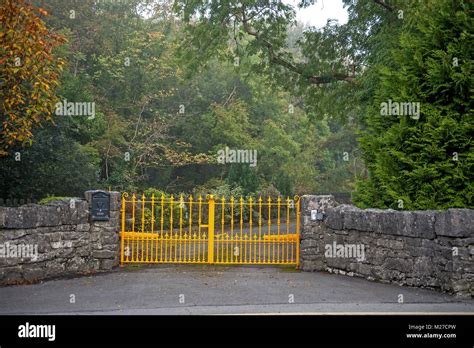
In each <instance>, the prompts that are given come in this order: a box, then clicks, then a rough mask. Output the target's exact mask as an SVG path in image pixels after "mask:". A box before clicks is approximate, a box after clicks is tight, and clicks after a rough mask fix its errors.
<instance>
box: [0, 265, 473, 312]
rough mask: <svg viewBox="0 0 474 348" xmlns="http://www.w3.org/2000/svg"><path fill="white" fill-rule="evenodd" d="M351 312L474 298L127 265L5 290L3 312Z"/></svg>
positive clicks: (304, 276)
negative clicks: (111, 269)
mask: <svg viewBox="0 0 474 348" xmlns="http://www.w3.org/2000/svg"><path fill="white" fill-rule="evenodd" d="M400 295H401V296H402V297H400ZM401 298H403V303H399V300H400V299H401ZM346 312H350V313H366V312H378V313H381V312H383V313H387V312H390V313H460V312H462V313H474V300H472V299H465V298H464V299H463V298H459V297H454V296H451V295H448V294H442V293H439V292H436V291H432V290H427V289H419V288H409V287H400V286H397V285H393V284H380V283H376V282H370V281H367V280H365V279H360V278H352V277H348V276H342V275H333V274H327V273H317V272H316V273H309V272H300V271H296V270H295V269H294V268H292V267H260V266H216V265H209V266H208V265H180V266H174V265H158V266H156V265H154V266H138V267H136V266H135V267H133V266H126V267H123V268H119V269H117V270H116V271H114V272H111V273H106V274H99V275H95V276H88V277H79V278H72V279H58V280H50V281H44V282H42V283H39V284H33V285H19V286H8V287H2V288H0V314H257V313H259V314H277V313H292V314H315V313H318V314H321V313H346Z"/></svg>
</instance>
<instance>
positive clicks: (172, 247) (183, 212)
mask: <svg viewBox="0 0 474 348" xmlns="http://www.w3.org/2000/svg"><path fill="white" fill-rule="evenodd" d="M299 228H300V200H299V197H298V196H295V197H294V199H290V198H289V197H287V198H286V199H283V200H282V199H281V197H278V198H276V199H274V200H273V201H272V199H271V198H270V197H269V198H266V199H265V200H264V199H262V197H259V198H258V199H254V198H253V197H249V198H246V199H244V198H243V197H240V198H239V199H234V197H231V198H230V199H229V200H226V199H225V198H224V197H221V198H217V197H214V196H213V195H208V196H207V197H206V198H205V199H203V198H202V196H199V197H198V199H197V200H193V197H192V196H189V197H186V199H185V197H183V196H182V195H181V196H179V197H178V198H177V199H176V198H175V197H174V196H170V197H165V196H164V195H161V196H160V197H155V196H154V195H151V197H146V196H145V194H142V195H141V196H137V195H135V194H132V195H131V197H129V195H128V193H123V194H122V232H121V263H122V264H126V263H208V264H209V263H211V264H286V265H296V266H298V262H299Z"/></svg>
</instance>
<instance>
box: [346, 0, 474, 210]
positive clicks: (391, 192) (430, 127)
mask: <svg viewBox="0 0 474 348" xmlns="http://www.w3.org/2000/svg"><path fill="white" fill-rule="evenodd" d="M470 11H472V2H469V1H459V2H456V3H453V2H452V1H448V0H443V1H438V2H437V4H436V6H435V5H434V4H432V3H425V2H419V3H417V5H413V6H411V7H410V8H407V9H406V13H405V16H406V18H407V20H406V22H405V23H404V25H403V27H402V29H401V32H400V35H399V36H398V39H395V41H396V44H397V48H396V49H391V50H389V51H388V52H387V55H389V57H390V58H391V60H392V66H386V65H385V66H380V67H379V69H377V73H378V74H379V77H378V81H377V87H378V88H377V93H376V97H375V100H374V102H373V104H372V107H371V108H369V113H368V118H367V129H366V131H365V132H364V133H363V136H362V138H361V147H362V149H363V151H364V158H365V161H366V163H367V166H368V169H369V172H370V176H369V178H368V179H367V181H364V182H361V183H359V185H358V190H357V193H356V195H355V199H356V202H357V203H358V204H359V205H360V206H364V207H367V206H371V207H381V208H388V207H390V208H396V209H397V208H398V209H399V208H402V207H403V209H447V208H450V207H469V208H472V207H473V206H474V203H473V195H474V187H473V183H472V174H473V173H474V152H473V139H472V134H474V120H473V118H472V109H473V103H472V98H471V97H470V91H471V90H472V77H471V76H472V56H473V49H472V47H473V45H472V43H473V41H472V39H473V33H472V30H469V28H471V29H472V27H473V23H472V21H473V20H472V18H470V17H469V16H467V13H469V12H470ZM389 99H390V100H392V101H394V102H415V103H417V102H419V103H420V105H421V111H420V115H419V119H417V117H411V116H410V115H408V116H406V115H404V116H396V115H381V111H380V110H381V103H382V102H387V101H388V100H389ZM400 203H402V204H400Z"/></svg>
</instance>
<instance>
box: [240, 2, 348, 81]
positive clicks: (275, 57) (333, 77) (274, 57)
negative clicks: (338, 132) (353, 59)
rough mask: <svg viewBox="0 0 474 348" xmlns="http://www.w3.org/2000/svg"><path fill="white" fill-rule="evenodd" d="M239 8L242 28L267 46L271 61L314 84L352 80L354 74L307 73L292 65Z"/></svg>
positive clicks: (243, 10)
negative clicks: (277, 51)
mask: <svg viewBox="0 0 474 348" xmlns="http://www.w3.org/2000/svg"><path fill="white" fill-rule="evenodd" d="M241 10H242V18H239V16H237V15H236V18H239V19H240V20H241V21H242V26H243V29H244V31H245V32H246V33H247V34H249V35H251V36H253V37H255V39H256V40H258V41H260V42H261V43H262V44H263V45H264V46H265V47H266V48H267V51H268V56H269V59H270V62H271V63H275V64H278V65H280V66H283V67H285V68H287V69H288V70H290V71H292V72H294V73H296V74H298V75H300V76H302V77H304V78H306V79H307V80H308V81H309V82H310V83H311V84H315V85H320V84H327V83H332V82H334V81H347V82H351V81H353V80H354V76H349V75H346V74H341V73H332V74H328V75H327V76H313V75H308V74H307V73H305V72H304V71H303V69H302V68H301V67H298V66H296V65H294V64H293V63H291V62H289V61H287V60H286V59H284V58H283V57H281V55H279V54H278V53H275V51H274V48H273V45H272V44H271V43H270V42H269V41H268V40H266V39H265V38H263V37H262V35H261V34H260V33H259V32H257V31H255V30H253V29H252V28H251V26H250V24H249V22H248V19H247V18H246V15H245V7H244V6H242V8H241Z"/></svg>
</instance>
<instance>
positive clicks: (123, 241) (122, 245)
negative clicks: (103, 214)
mask: <svg viewBox="0 0 474 348" xmlns="http://www.w3.org/2000/svg"><path fill="white" fill-rule="evenodd" d="M124 246H125V194H122V240H121V252H120V263H121V264H122V265H123V262H124Z"/></svg>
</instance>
